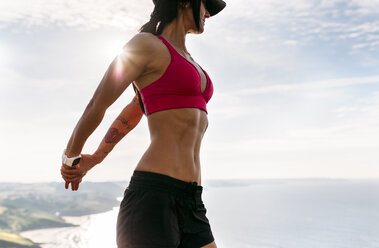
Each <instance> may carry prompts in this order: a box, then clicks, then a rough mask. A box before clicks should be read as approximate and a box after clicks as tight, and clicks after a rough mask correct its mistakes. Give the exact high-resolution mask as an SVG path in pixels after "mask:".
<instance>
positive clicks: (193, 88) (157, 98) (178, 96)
mask: <svg viewBox="0 0 379 248" xmlns="http://www.w3.org/2000/svg"><path fill="white" fill-rule="evenodd" d="M157 37H158V38H159V39H161V40H162V42H163V43H164V44H165V45H166V46H167V48H168V50H169V51H170V54H171V61H170V64H169V65H168V67H167V69H166V71H165V72H164V74H163V75H162V76H161V77H160V78H159V79H158V80H156V81H155V82H153V83H151V84H149V85H148V86H146V87H144V88H143V89H141V91H140V94H141V98H142V102H143V105H144V109H145V114H146V116H148V115H150V114H152V113H154V112H158V111H162V110H166V109H174V108H199V109H202V110H204V111H205V112H206V113H208V112H207V105H206V104H207V103H208V101H209V99H211V97H212V94H213V84H212V81H211V79H210V78H209V76H208V74H207V72H206V71H204V70H203V68H201V67H200V68H201V69H202V70H203V72H204V73H205V76H206V79H207V84H206V87H205V90H204V92H201V77H200V74H199V72H198V70H197V69H196V67H195V66H194V65H193V64H191V63H190V62H189V61H188V60H186V59H185V58H184V57H183V56H182V55H180V54H179V53H178V52H177V51H176V50H175V49H174V48H173V47H172V46H171V44H170V43H168V42H167V41H166V39H165V38H163V37H162V36H160V35H158V36H157Z"/></svg>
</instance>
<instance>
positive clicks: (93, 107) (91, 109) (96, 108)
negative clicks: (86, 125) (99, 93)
mask: <svg viewBox="0 0 379 248" xmlns="http://www.w3.org/2000/svg"><path fill="white" fill-rule="evenodd" d="M105 111H106V108H103V107H101V105H100V104H98V103H97V102H96V98H94V97H93V98H92V99H91V100H90V101H89V103H88V104H87V107H86V109H85V113H87V114H91V115H98V116H104V114H105Z"/></svg>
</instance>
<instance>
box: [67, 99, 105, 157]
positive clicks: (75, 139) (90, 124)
mask: <svg viewBox="0 0 379 248" xmlns="http://www.w3.org/2000/svg"><path fill="white" fill-rule="evenodd" d="M104 114H105V109H104V110H99V109H97V108H96V107H95V106H94V104H93V103H92V101H91V102H90V103H89V104H88V106H87V107H86V109H85V111H84V113H83V115H82V117H81V118H80V120H79V121H78V123H77V124H76V127H75V129H74V131H73V133H72V135H71V138H70V140H69V142H68V144H67V147H66V155H67V156H69V157H73V156H76V155H79V154H80V153H81V151H82V149H83V146H84V143H85V142H86V140H87V139H88V137H89V136H90V135H91V134H92V133H93V131H95V129H96V128H97V127H98V126H99V124H100V123H101V121H102V120H103V117H104Z"/></svg>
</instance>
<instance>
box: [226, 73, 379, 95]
mask: <svg viewBox="0 0 379 248" xmlns="http://www.w3.org/2000/svg"><path fill="white" fill-rule="evenodd" d="M359 84H379V75H378V76H369V77H357V78H340V79H328V80H322V81H315V82H307V83H293V84H278V85H270V86H263V87H254V88H245V89H241V90H235V91H231V92H228V93H227V94H228V95H233V96H243V95H244V96H250V95H261V94H271V93H276V92H279V93H280V92H289V91H298V90H312V89H320V88H323V89H325V88H336V87H347V86H351V85H359Z"/></svg>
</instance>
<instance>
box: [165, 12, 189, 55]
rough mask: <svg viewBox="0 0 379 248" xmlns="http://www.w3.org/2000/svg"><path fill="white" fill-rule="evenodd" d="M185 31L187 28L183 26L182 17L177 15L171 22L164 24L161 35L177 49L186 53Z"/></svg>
mask: <svg viewBox="0 0 379 248" xmlns="http://www.w3.org/2000/svg"><path fill="white" fill-rule="evenodd" d="M187 33H188V30H187V28H186V26H185V23H184V20H183V18H180V17H179V16H178V18H176V19H175V20H173V21H172V22H170V23H168V24H166V26H165V27H164V29H163V31H162V34H161V35H162V36H163V37H164V38H165V39H166V40H168V42H170V44H172V45H173V46H175V47H176V48H177V49H180V50H182V51H184V52H186V53H188V52H187V48H186V35H187Z"/></svg>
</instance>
